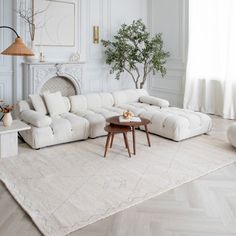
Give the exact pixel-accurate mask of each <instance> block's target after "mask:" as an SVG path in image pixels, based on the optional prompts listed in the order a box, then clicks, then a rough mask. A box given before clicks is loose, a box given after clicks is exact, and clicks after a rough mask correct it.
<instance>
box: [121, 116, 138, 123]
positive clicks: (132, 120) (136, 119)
mask: <svg viewBox="0 0 236 236" xmlns="http://www.w3.org/2000/svg"><path fill="white" fill-rule="evenodd" d="M119 121H120V122H141V119H140V118H139V117H137V116H133V117H131V118H128V119H127V118H124V117H123V116H120V117H119Z"/></svg>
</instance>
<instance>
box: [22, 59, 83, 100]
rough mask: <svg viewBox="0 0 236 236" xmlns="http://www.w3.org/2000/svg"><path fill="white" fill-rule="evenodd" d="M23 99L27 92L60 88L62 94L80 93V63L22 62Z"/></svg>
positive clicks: (36, 92)
mask: <svg viewBox="0 0 236 236" xmlns="http://www.w3.org/2000/svg"><path fill="white" fill-rule="evenodd" d="M23 73H24V77H23V78H24V79H23V80H24V85H23V86H24V87H23V89H24V99H27V98H28V96H29V94H40V93H43V92H45V91H48V90H49V91H50V92H55V91H58V90H60V91H61V92H62V95H64V96H70V95H75V94H80V93H82V90H83V89H82V63H54V62H45V63H23Z"/></svg>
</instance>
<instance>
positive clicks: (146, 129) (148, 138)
mask: <svg viewBox="0 0 236 236" xmlns="http://www.w3.org/2000/svg"><path fill="white" fill-rule="evenodd" d="M144 127H145V132H146V135H147V141H148V146H149V147H151V142H150V137H149V132H148V127H147V125H144Z"/></svg>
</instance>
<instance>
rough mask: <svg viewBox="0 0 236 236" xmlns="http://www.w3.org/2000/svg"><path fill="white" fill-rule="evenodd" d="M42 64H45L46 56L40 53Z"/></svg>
mask: <svg viewBox="0 0 236 236" xmlns="http://www.w3.org/2000/svg"><path fill="white" fill-rule="evenodd" d="M39 61H40V62H45V55H44V53H43V52H40V60H39Z"/></svg>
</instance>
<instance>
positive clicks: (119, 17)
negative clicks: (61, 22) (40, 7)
mask: <svg viewBox="0 0 236 236" xmlns="http://www.w3.org/2000/svg"><path fill="white" fill-rule="evenodd" d="M19 1H20V0H0V22H1V24H3V23H5V24H6V23H7V24H9V25H15V27H16V29H17V30H18V31H19V32H20V34H21V36H22V37H23V38H24V40H25V41H28V40H27V33H26V31H25V28H24V24H22V22H20V21H19V19H17V18H16V17H14V15H15V14H13V10H12V9H13V7H16V5H17V2H18V3H19ZM21 1H23V2H25V5H27V4H28V2H29V0H21ZM77 1H78V21H77V29H78V32H77V38H78V39H77V42H76V45H75V47H72V48H63V47H60V48H58V47H44V48H43V51H44V53H45V55H46V58H47V60H50V61H68V59H69V56H70V54H71V53H73V52H76V51H77V50H79V52H80V54H81V60H82V61H85V64H84V69H83V79H84V81H83V86H84V91H86V92H93V91H102V90H103V91H112V90H117V89H121V88H129V87H134V85H133V82H132V80H131V79H130V78H129V77H128V78H127V75H124V76H123V78H122V79H121V80H120V81H116V80H115V79H113V76H112V75H110V74H109V67H108V66H107V65H106V64H105V62H104V54H103V47H102V44H101V43H100V44H93V38H92V27H93V25H99V26H100V36H101V38H103V39H111V38H112V36H113V34H114V33H116V31H117V30H118V28H119V27H120V25H121V24H122V23H124V22H126V23H131V22H132V21H133V20H134V19H139V18H142V19H143V20H144V22H145V23H147V24H148V25H149V27H150V30H151V32H152V33H153V34H154V33H157V32H163V36H164V39H165V42H166V47H167V49H168V50H169V51H170V52H171V58H170V60H169V63H168V75H167V77H166V79H161V78H159V77H158V76H156V77H153V76H152V78H151V80H150V83H149V84H148V88H149V90H150V92H151V93H152V94H154V95H157V96H160V97H164V98H167V99H169V100H170V101H171V103H172V105H178V106H181V105H182V87H183V78H184V73H185V64H186V63H185V58H186V57H185V54H186V52H185V43H186V42H185V40H186V17H185V14H186V9H187V7H186V3H185V2H186V1H187V0H174V1H173V0H77ZM12 4H14V6H12ZM0 37H3V31H0ZM4 38H5V40H3V41H2V40H1V41H0V47H1V49H3V48H4V46H7V44H8V43H9V42H10V41H11V33H9V32H8V33H7V32H5V31H4ZM2 44H5V45H2ZM21 62H22V59H20V58H18V59H17V60H16V59H14V63H13V65H15V66H12V62H11V58H10V57H2V56H1V57H0V98H3V99H6V100H8V101H11V100H13V101H16V100H19V99H21V97H22V81H23V78H22V77H21V75H22V72H21V66H20V63H21ZM13 68H14V72H15V78H14V77H13ZM12 80H14V81H15V82H14V83H12Z"/></svg>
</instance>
